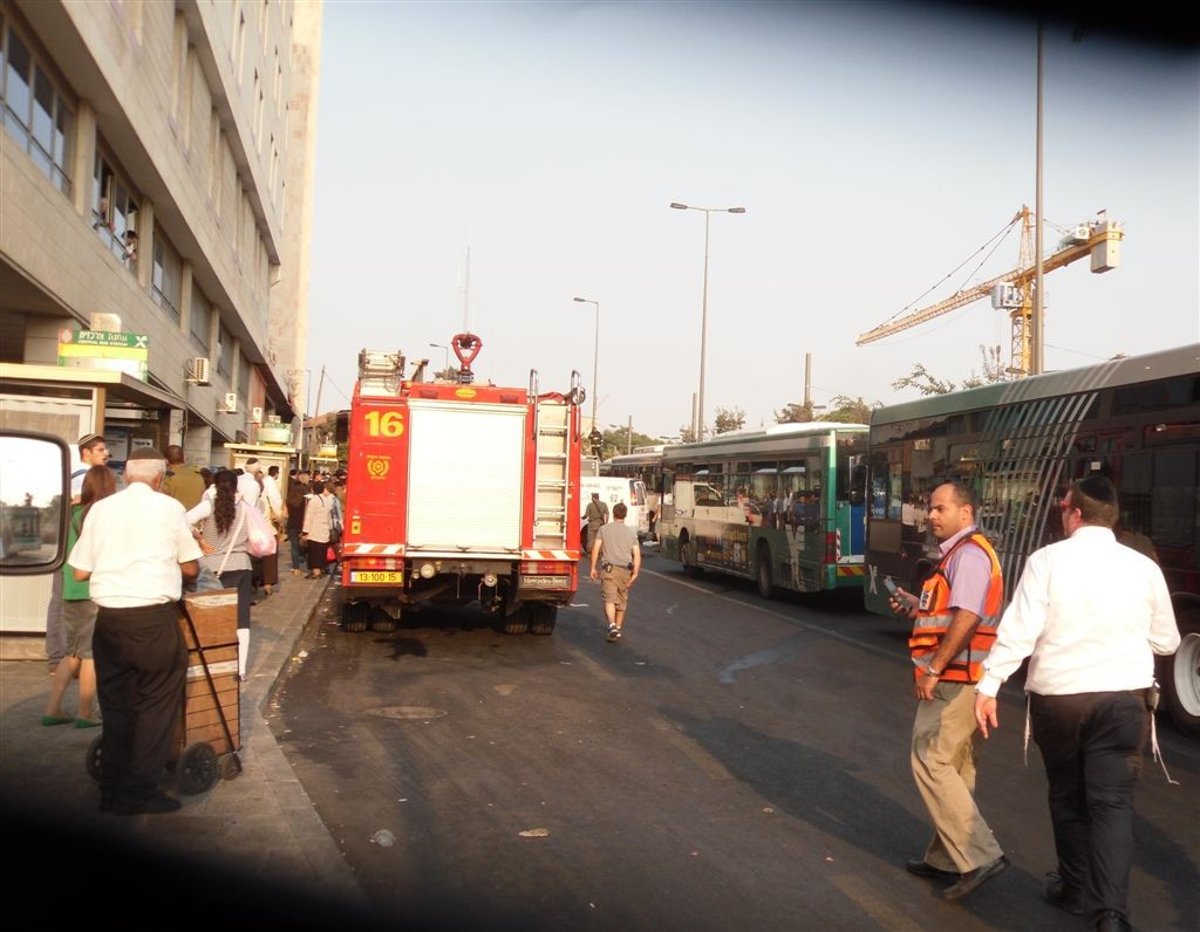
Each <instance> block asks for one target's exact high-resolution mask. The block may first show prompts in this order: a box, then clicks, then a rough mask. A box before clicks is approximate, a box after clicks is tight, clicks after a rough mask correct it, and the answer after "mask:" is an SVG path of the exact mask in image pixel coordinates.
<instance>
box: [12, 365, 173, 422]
mask: <svg viewBox="0 0 1200 932" xmlns="http://www.w3.org/2000/svg"><path fill="white" fill-rule="evenodd" d="M56 387H57V388H62V389H72V388H75V389H87V388H103V389H104V391H105V404H106V405H122V404H125V405H132V406H136V407H141V408H171V409H173V410H176V411H184V410H186V409H187V402H186V401H184V400H183V399H182V398H180V397H178V396H177V395H172V394H171V393H170V392H165V391H163V390H162V389H159V388H155V387H154V386H153V385H147V384H146V383H145V382H143V381H142V380H141V379H138V378H135V377H134V376H132V375H129V374H128V373H125V372H116V371H114V370H111V369H74V368H68V367H64V366H49V365H36V364H35V365H30V364H26V363H12V362H0V389H2V390H4V391H12V390H13V389H20V388H30V389H38V390H41V391H45V390H46V389H54V388H56Z"/></svg>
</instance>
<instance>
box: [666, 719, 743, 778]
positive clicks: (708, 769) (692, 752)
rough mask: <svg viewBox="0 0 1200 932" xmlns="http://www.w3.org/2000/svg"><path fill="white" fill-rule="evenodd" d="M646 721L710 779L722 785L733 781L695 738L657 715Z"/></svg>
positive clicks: (727, 771)
mask: <svg viewBox="0 0 1200 932" xmlns="http://www.w3.org/2000/svg"><path fill="white" fill-rule="evenodd" d="M648 721H649V722H650V724H651V725H652V726H653V727H654V728H656V729H657V730H658V731H661V732H662V733H663V734H664V735H666V737H667V741H668V742H669V743H671V744H673V745H674V746H675V747H676V748H678V749H679V750H680V751H682V752H683V753H684V755H685V756H687V757H688V758H689V759H690V760H691V761H692V763H694V764H695V765H696V766H697V767H699V768H700V769H701V770H703V771H704V772H705V773H706V774H707V775H708V776H709V778H710V779H712V780H717V781H720V782H722V783H724V782H728V781H732V780H733V779H734V776H733V774H731V773H730V772H729V770H728V769H727V768H726V767H725V765H724V764H722V763H721V762H720V761H719V760H717V759H716V758H715V757H713V755H711V754H709V753H708V751H706V750H704V748H703V747H702V746H701V745H700V742H698V741H697V740H696V739H695V738H689V737H688V736H687V735H685V734H684V733H683V732H682V731H680V730H679V726H678V725H674V724H672V723H671V722H668V721H667V720H666V719H663V718H659V717H658V716H657V715H655V716H651V717H650V718H649V719H648Z"/></svg>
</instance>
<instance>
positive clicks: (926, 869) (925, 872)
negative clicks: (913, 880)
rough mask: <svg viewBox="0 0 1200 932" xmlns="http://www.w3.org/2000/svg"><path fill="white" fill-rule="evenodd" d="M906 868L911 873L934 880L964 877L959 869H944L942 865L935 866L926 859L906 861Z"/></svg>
mask: <svg viewBox="0 0 1200 932" xmlns="http://www.w3.org/2000/svg"><path fill="white" fill-rule="evenodd" d="M904 869H905V870H906V871H908V872H909V873H910V874H916V875H917V876H918V877H929V878H931V879H933V880H959V879H960V878H961V877H962V874H960V873H959V872H958V871H944V870H942V869H941V868H940V867H934V866H933V865H932V864H926V863H925V862H924V861H905V862H904Z"/></svg>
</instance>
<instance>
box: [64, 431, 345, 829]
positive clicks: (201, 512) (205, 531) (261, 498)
mask: <svg viewBox="0 0 1200 932" xmlns="http://www.w3.org/2000/svg"><path fill="white" fill-rule="evenodd" d="M76 446H77V449H78V451H79V465H78V467H77V468H76V469H75V470H74V471H73V473H72V474H71V496H72V498H71V504H70V515H69V522H68V538H67V561H66V564H65V565H64V567H63V569H62V571H61V572H60V573H57V574H55V575H54V578H53V585H52V592H51V599H50V605H49V609H48V612H47V618H46V653H47V656H48V658H49V660H50V672H51V677H52V678H51V687H50V695H49V697H48V699H47V703H46V707H45V711H44V713H43V715H42V719H41V721H42V724H43V725H44V726H58V725H73V726H74V727H75V728H93V727H96V726H99V725H102V726H103V729H102V732H101V742H102V747H101V750H100V754H99V761H100V763H101V766H100V767H99V777H100V809H101V810H102V811H108V812H113V813H116V814H119V815H133V814H138V813H165V812H172V811H174V810H176V809H178V808H179V801H178V800H176V799H174V798H173V797H171V796H168V795H167V794H165V793H163V792H162V791H161V789H160V788H159V784H158V781H159V778H160V777H161V776H162V772H163V771H164V769H165V767H166V766H167V764H168V762H169V761H170V759H171V758H172V756H173V755H172V752H173V750H174V748H173V746H172V745H173V742H174V741H176V740H177V727H178V724H179V721H180V716H181V714H182V712H183V699H184V683H185V680H186V676H187V650H186V648H185V646H184V641H183V637H182V633H181V629H180V624H179V623H180V619H181V617H182V616H181V608H180V604H181V599H182V598H183V596H184V594H185V593H186V592H197V591H205V590H213V589H229V590H233V591H234V592H236V594H237V596H236V605H237V639H238V677H239V679H241V678H244V677H245V675H246V669H247V660H248V656H249V652H250V645H251V638H250V631H251V607H252V605H254V604H256V603H257V602H258V601H259V600H261V599H263V598H269V597H270V596H271V595H272V594H273V592H274V591H275V588H276V587H277V586H278V584H279V565H278V553H277V548H276V547H275V546H274V544H275V542H276V541H278V540H280V539H282V538H283V537H284V536H286V537H287V539H288V540H289V542H290V543H291V571H292V573H293V575H301V574H303V573H312V574H313V575H314V576H320V575H321V574H322V573H325V572H328V573H333V572H335V570H336V556H337V554H336V548H337V545H338V543H339V540H340V533H341V527H342V514H343V509H344V504H345V491H344V486H345V483H344V475H334V476H322V477H316V476H313V477H310V476H309V474H308V473H306V472H304V471H299V470H295V469H293V470H291V471H290V472H289V474H288V477H287V481H286V483H284V484H283V485H281V482H280V470H279V467H278V466H276V465H271V466H269V467H266V468H264V466H265V464H263V463H261V462H260V461H258V460H257V459H254V458H250V459H247V460H246V461H245V463H244V464H243V465H242V466H241V467H240V468H217V469H210V468H207V467H206V468H196V467H195V466H192V465H189V464H188V463H186V462H185V456H184V451H183V449H182V448H181V447H179V446H175V445H173V446H169V447H167V449H166V450H165V451H163V452H159V451H158V450H156V449H154V448H152V447H147V446H139V447H135V448H134V449H133V450H132V451H131V452H130V454H129V456H128V458H127V459H126V461H125V463H124V470H123V476H122V477H118V474H117V473H116V472H115V471H114V470H112V469H110V468H109V466H108V465H107V464H108V462H109V460H110V458H111V455H110V451H109V449H108V446H107V444H106V442H105V440H104V438H103V437H102V436H101V435H99V434H86V435H84V436H83V437H81V438H80V439H79V441H78V442H77V445H76ZM122 480H123V481H122ZM285 489H286V491H285ZM264 535H265V537H266V539H267V541H268V543H267V544H266V545H262V544H261V543H260V542H261V541H262V539H263V537H264ZM302 541H307V543H306V545H305V547H304V550H303V551H301V542H302ZM318 545H319V546H318ZM75 680H78V684H79V685H78V705H77V709H76V710H75V712H74V713H73V714H69V713H68V712H67V711H66V709H65V707H64V705H65V700H66V693H67V690H68V688H69V687H70V685H71V683H72V681H75Z"/></svg>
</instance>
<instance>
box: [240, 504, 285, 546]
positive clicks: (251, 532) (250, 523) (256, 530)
mask: <svg viewBox="0 0 1200 932" xmlns="http://www.w3.org/2000/svg"><path fill="white" fill-rule="evenodd" d="M242 507H243V511H244V513H245V515H246V525H247V527H246V552H247V553H249V554H250V556H252V557H270V556H274V554H275V551H276V549H277V547H278V545H279V540H278V538H276V536H275V529H274V528H272V527H271V524H270V522H269V521H267V517H266V515H264V514H263V513H262V512H261V511H259V510H258V509H257V508H255V507H254V506H253V505H248V504H247V503H246V502H242Z"/></svg>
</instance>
